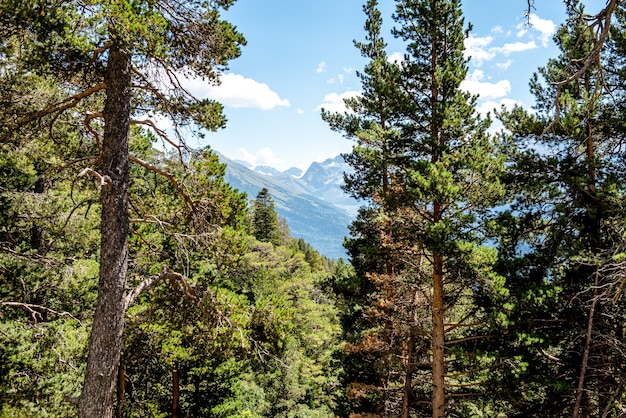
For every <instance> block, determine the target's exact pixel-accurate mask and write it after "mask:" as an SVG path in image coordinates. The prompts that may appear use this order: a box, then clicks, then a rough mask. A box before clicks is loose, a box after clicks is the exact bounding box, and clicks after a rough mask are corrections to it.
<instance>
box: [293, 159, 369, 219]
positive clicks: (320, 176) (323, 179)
mask: <svg viewBox="0 0 626 418" xmlns="http://www.w3.org/2000/svg"><path fill="white" fill-rule="evenodd" d="M350 172H352V167H350V166H349V165H348V164H347V163H346V162H345V160H344V159H343V157H342V156H341V155H338V156H336V157H334V158H329V159H327V160H326V161H324V162H321V163H318V162H313V163H312V164H311V166H310V167H309V168H308V170H307V171H306V172H305V173H304V174H303V175H302V177H301V178H300V180H301V181H302V182H303V183H304V184H305V185H306V188H307V190H308V191H309V193H311V194H313V195H315V196H317V197H319V198H321V199H322V200H324V201H326V202H330V203H332V204H333V205H335V206H337V207H339V208H341V209H343V210H344V211H345V212H346V213H348V214H349V215H350V216H351V217H356V213H357V210H358V208H359V205H358V203H357V201H356V200H355V199H354V198H352V197H350V196H349V195H347V194H346V193H345V192H344V191H343V190H342V189H341V186H342V185H343V184H344V182H343V176H344V173H350Z"/></svg>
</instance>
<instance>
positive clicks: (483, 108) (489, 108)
mask: <svg viewBox="0 0 626 418" xmlns="http://www.w3.org/2000/svg"><path fill="white" fill-rule="evenodd" d="M521 104H522V103H521V102H519V101H517V100H513V99H507V98H504V99H500V100H497V101H496V100H487V101H485V102H482V103H481V104H479V105H478V106H477V107H476V112H478V113H479V114H481V115H483V116H485V115H486V114H487V113H489V112H491V114H492V115H493V112H494V110H501V109H502V107H503V106H504V108H505V109H507V110H511V109H513V106H515V105H521Z"/></svg>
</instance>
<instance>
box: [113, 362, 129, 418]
mask: <svg viewBox="0 0 626 418" xmlns="http://www.w3.org/2000/svg"><path fill="white" fill-rule="evenodd" d="M125 392H126V368H125V367H124V366H120V368H119V371H118V373H117V408H116V409H115V417H116V418H122V413H123V409H124V395H125Z"/></svg>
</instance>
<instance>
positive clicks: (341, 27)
mask: <svg viewBox="0 0 626 418" xmlns="http://www.w3.org/2000/svg"><path fill="white" fill-rule="evenodd" d="M364 1H365V0H238V1H237V2H236V3H235V4H234V5H233V6H232V7H231V9H230V10H229V11H228V12H227V13H225V14H224V17H225V18H226V19H227V20H229V21H230V22H231V23H233V24H235V25H236V26H237V28H238V30H239V31H241V32H242V33H243V34H244V36H245V37H246V39H247V41H248V44H247V46H245V47H243V51H242V55H241V57H240V58H238V59H236V60H234V61H232V62H231V63H230V64H229V70H228V71H226V72H225V73H224V74H223V76H222V84H221V85H220V86H219V87H211V86H208V85H205V84H203V83H202V82H200V81H199V80H195V81H193V82H191V84H190V86H189V87H190V88H191V90H192V91H193V92H194V93H195V94H196V95H197V96H199V97H211V98H214V99H217V100H219V101H220V102H222V103H223V104H224V106H225V113H226V116H227V118H228V126H227V128H226V129H224V130H221V131H219V132H217V133H208V134H207V135H206V137H205V138H204V139H203V140H202V141H201V142H200V143H194V141H191V145H192V146H198V145H207V144H208V145H210V146H211V147H212V148H213V149H215V150H217V151H219V152H221V153H223V154H224V155H226V156H227V157H229V158H232V159H238V160H245V161H247V162H249V163H250V164H252V165H269V166H273V167H275V168H277V169H279V170H285V169H287V168H289V167H293V166H295V167H299V168H301V169H306V168H307V167H308V166H309V165H310V164H311V163H312V162H313V161H323V160H324V159H326V158H329V157H333V156H335V155H337V154H339V153H343V152H349V151H350V149H351V147H352V142H351V141H350V140H348V139H345V138H343V137H342V136H341V135H340V134H338V133H334V132H332V131H330V129H329V128H328V126H327V124H326V123H325V122H324V121H322V119H321V117H320V108H321V107H324V108H326V109H329V110H341V109H342V100H341V98H342V97H345V96H347V95H354V94H357V93H358V91H359V90H360V88H361V86H360V81H359V79H358V77H357V76H356V74H355V70H361V69H362V68H363V67H364V65H365V64H366V61H365V60H364V59H363V58H362V57H361V56H360V53H359V51H358V50H357V49H356V48H355V47H354V46H353V40H354V39H357V40H364V36H365V31H364V29H363V25H364V23H365V15H364V13H363V11H362V4H363V2H364ZM535 3H536V9H535V10H533V14H532V15H531V17H530V25H527V24H526V23H527V21H526V19H525V17H524V13H525V7H526V0H465V1H464V2H463V10H464V13H465V20H466V22H471V23H472V25H473V30H472V32H471V35H470V37H469V38H468V39H467V41H466V52H467V53H468V54H469V55H471V56H472V60H471V61H470V64H469V72H468V77H467V79H466V81H465V82H464V84H463V87H464V88H466V89H467V90H469V91H471V92H472V93H474V94H479V95H480V100H479V103H478V104H479V108H480V109H479V110H480V111H483V112H484V111H487V110H489V109H492V108H493V107H496V106H497V107H499V106H500V105H501V104H506V105H512V104H513V103H521V104H522V105H524V106H526V107H530V106H531V105H532V104H533V100H532V97H531V95H530V94H529V92H528V81H529V79H530V77H531V75H532V73H533V72H534V71H536V69H537V68H538V67H539V66H542V65H544V64H545V63H546V61H547V59H548V58H550V57H554V56H555V55H556V54H557V49H556V47H555V45H554V43H553V41H552V35H553V34H554V31H555V30H556V29H557V27H558V25H559V24H561V23H562V22H563V21H564V19H565V14H564V11H565V8H564V6H563V2H562V1H559V0H536V2H535ZM586 4H587V5H588V11H589V12H597V11H599V10H600V9H601V7H602V5H603V4H604V2H603V1H602V0H592V1H587V2H586ZM394 5H395V2H394V1H393V0H380V1H379V7H380V9H381V12H382V14H383V20H384V23H385V32H384V33H383V35H384V36H385V38H386V41H387V43H388V51H387V52H388V54H389V55H393V54H401V53H403V52H404V47H403V45H402V44H401V43H400V42H399V41H398V40H395V39H393V37H392V36H391V34H390V33H389V31H390V29H391V27H392V26H393V25H394V22H393V21H392V19H391V14H392V12H393V8H394Z"/></svg>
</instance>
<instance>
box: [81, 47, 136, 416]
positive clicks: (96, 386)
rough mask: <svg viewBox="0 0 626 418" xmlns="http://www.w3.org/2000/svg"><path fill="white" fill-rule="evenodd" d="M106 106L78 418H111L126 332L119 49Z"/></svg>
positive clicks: (125, 110) (123, 83) (124, 83)
mask: <svg viewBox="0 0 626 418" xmlns="http://www.w3.org/2000/svg"><path fill="white" fill-rule="evenodd" d="M105 82H106V91H107V96H106V102H105V106H104V112H103V116H104V124H105V126H104V138H103V143H102V156H101V157H102V176H103V178H104V179H105V181H106V184H105V185H103V186H102V191H101V195H100V199H101V204H102V214H101V226H100V229H101V235H102V237H101V246H100V278H99V283H98V301H97V304H96V311H95V314H94V320H93V326H92V329H91V336H90V340H89V354H88V357H87V370H86V372H85V381H84V386H83V392H82V394H81V397H80V402H79V408H78V409H79V410H78V413H79V417H81V418H108V417H111V416H112V414H113V406H114V399H115V386H116V379H117V372H118V365H119V360H120V353H121V349H122V332H123V330H124V307H125V300H124V289H125V286H126V273H127V268H128V245H127V244H128V241H127V240H128V228H129V226H128V176H129V172H128V130H129V123H130V99H131V88H130V86H131V60H130V55H129V54H128V53H127V52H125V51H124V50H123V48H121V47H120V46H119V45H113V46H112V47H111V49H110V51H109V57H108V62H107V73H106V79H105Z"/></svg>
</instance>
